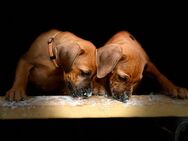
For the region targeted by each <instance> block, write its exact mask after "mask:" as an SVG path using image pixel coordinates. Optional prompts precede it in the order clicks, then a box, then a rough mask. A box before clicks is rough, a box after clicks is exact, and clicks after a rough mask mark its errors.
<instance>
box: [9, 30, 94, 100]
mask: <svg viewBox="0 0 188 141" xmlns="http://www.w3.org/2000/svg"><path fill="white" fill-rule="evenodd" d="M95 56H96V47H95V46H94V45H93V44H92V43H91V42H89V41H87V40H84V39H81V38H79V37H77V36H76V35H74V34H72V33H70V32H62V31H58V30H50V31H48V32H45V33H43V34H41V35H40V36H39V37H38V38H37V39H36V40H35V41H34V42H33V44H32V45H31V47H30V49H29V50H28V51H27V52H26V53H25V54H24V55H23V57H22V58H21V59H20V61H19V63H18V66H17V69H16V76H15V81H14V83H13V86H12V88H11V89H10V90H9V91H8V92H7V93H6V98H7V99H9V100H16V101H19V100H22V99H24V98H25V97H26V87H27V84H28V81H31V82H32V83H33V84H35V85H36V86H38V87H39V88H41V89H42V90H43V91H44V92H49V91H53V92H57V93H58V92H61V93H64V94H65V93H66V94H72V95H73V96H83V95H86V94H89V93H90V92H91V88H90V85H91V83H90V82H91V79H92V76H93V75H94V74H95V73H96V63H95V62H96V58H95ZM86 96H87V95H86Z"/></svg>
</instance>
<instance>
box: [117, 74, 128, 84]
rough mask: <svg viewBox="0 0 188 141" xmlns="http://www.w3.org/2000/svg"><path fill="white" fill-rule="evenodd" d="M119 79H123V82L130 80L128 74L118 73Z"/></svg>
mask: <svg viewBox="0 0 188 141" xmlns="http://www.w3.org/2000/svg"><path fill="white" fill-rule="evenodd" d="M118 79H119V80H120V81H123V82H128V81H129V76H128V75H126V76H121V75H118Z"/></svg>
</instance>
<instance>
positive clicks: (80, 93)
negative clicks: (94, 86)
mask: <svg viewBox="0 0 188 141" xmlns="http://www.w3.org/2000/svg"><path fill="white" fill-rule="evenodd" d="M66 86H67V89H68V90H69V92H70V94H71V95H72V96H73V97H83V98H88V97H90V96H91V95H92V90H91V88H88V87H87V88H80V89H77V88H75V87H74V86H73V85H72V83H71V82H70V81H67V85H66Z"/></svg>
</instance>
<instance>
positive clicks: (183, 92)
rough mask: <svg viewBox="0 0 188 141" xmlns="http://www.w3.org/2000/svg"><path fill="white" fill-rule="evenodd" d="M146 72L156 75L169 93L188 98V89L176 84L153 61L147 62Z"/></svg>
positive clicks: (173, 95)
mask: <svg viewBox="0 0 188 141" xmlns="http://www.w3.org/2000/svg"><path fill="white" fill-rule="evenodd" d="M146 72H148V73H150V74H151V75H153V76H154V77H155V79H157V81H158V82H159V84H160V85H161V86H162V88H163V90H164V92H165V93H166V94H167V95H170V96H172V97H179V98H188V90H187V89H186V88H182V87H178V86H176V85H174V84H173V83H172V82H171V81H170V80H168V79H167V78H166V77H165V76H164V75H163V74H162V73H160V71H159V70H158V69H157V67H156V66H155V65H154V64H153V63H152V62H148V63H147V68H146Z"/></svg>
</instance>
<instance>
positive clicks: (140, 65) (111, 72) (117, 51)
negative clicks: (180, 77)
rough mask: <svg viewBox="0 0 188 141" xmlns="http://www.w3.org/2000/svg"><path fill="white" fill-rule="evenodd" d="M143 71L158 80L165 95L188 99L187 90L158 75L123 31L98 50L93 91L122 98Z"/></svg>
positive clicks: (137, 46) (128, 94) (128, 95)
mask: <svg viewBox="0 0 188 141" xmlns="http://www.w3.org/2000/svg"><path fill="white" fill-rule="evenodd" d="M144 70H145V71H146V72H147V73H150V74H152V75H153V76H154V77H155V79H157V80H158V82H159V83H160V85H161V86H162V88H163V90H164V91H165V93H166V94H168V95H170V96H173V97H180V98H188V91H187V89H185V88H181V87H177V86H175V85H174V84H173V83H172V82H171V81H169V80H168V79H167V78H166V77H165V76H164V75H163V74H161V73H160V72H159V70H158V69H157V68H156V67H155V65H154V64H153V63H152V62H151V61H150V60H149V57H148V56H147V54H146V52H145V51H144V50H143V48H142V47H141V45H140V44H139V43H138V42H137V41H136V39H135V38H134V37H133V36H132V35H131V34H130V33H128V32H125V31H122V32H118V33H117V34H115V35H114V36H113V37H112V38H111V39H110V40H109V41H108V42H107V43H106V44H105V45H104V46H103V47H101V48H99V49H98V51H97V75H96V77H95V78H94V83H93V94H104V93H107V94H109V95H112V96H113V97H114V98H116V99H118V100H120V101H126V100H127V99H128V98H129V97H130V96H131V95H132V92H133V89H134V87H135V86H136V85H137V83H138V82H139V81H140V80H141V79H142V77H143V71H144Z"/></svg>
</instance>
